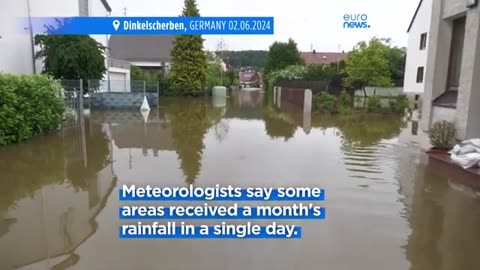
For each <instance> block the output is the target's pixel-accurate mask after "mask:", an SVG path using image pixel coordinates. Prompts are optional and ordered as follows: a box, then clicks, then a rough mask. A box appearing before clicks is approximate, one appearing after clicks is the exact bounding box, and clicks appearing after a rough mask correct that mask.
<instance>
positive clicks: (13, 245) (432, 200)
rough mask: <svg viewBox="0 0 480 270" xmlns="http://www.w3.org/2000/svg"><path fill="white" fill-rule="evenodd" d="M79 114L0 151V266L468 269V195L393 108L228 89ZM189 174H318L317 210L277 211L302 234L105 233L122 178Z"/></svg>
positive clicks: (302, 180) (162, 180)
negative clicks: (142, 108) (339, 105)
mask: <svg viewBox="0 0 480 270" xmlns="http://www.w3.org/2000/svg"><path fill="white" fill-rule="evenodd" d="M84 124H85V126H84V128H80V127H79V126H69V127H65V129H64V130H63V131H62V132H60V133H58V134H51V135H47V136H40V137H36V138H34V139H32V140H30V141H28V142H25V143H22V144H19V145H12V146H8V147H5V148H3V149H0V269H2V270H9V269H32V270H36V269H39V270H46V269H52V270H59V269H89V270H90V269H101V270H103V269H105V270H108V269H115V270H133V269H139V270H147V269H162V270H177V269H199V270H225V269H229V270H245V269H262V270H267V269H272V270H293V269H295V270H303V269H305V270H307V269H308V270H310V269H329V270H337V269H338V270H345V269H356V270H372V269H379V270H380V269H381V270H383V269H389V270H396V269H399V270H406V269H412V270H463V269H465V270H467V269H468V270H471V269H480V260H479V259H478V254H480V199H479V196H478V193H476V191H475V190H474V189H472V188H469V187H468V186H465V185H463V184H461V183H459V181H458V180H461V179H456V178H455V177H454V176H453V177H452V176H450V175H448V174H447V173H445V171H443V172H442V171H441V170H439V169H438V167H432V166H431V164H429V163H428V162H427V159H426V158H425V157H424V156H423V154H422V150H421V146H422V140H424V137H423V136H422V134H421V132H420V131H418V130H416V126H417V123H416V122H412V121H411V120H409V119H407V118H404V117H395V116H386V115H381V116H364V115H361V116H354V117H346V116H321V115H317V114H313V115H310V114H304V113H303V112H302V110H301V108H300V109H298V108H296V107H295V106H293V105H291V104H285V103H283V104H280V108H278V104H277V105H274V104H273V102H272V100H271V99H269V98H266V97H264V96H263V95H262V94H261V93H260V92H258V91H241V92H238V93H234V94H232V96H231V97H229V98H227V99H226V100H213V101H212V100H203V99H202V100H195V99H162V100H161V103H160V106H159V108H158V109H157V108H154V109H153V110H152V111H151V112H150V114H149V115H148V116H146V118H144V116H142V115H141V114H140V112H137V111H92V112H90V113H89V115H87V116H86V118H85V121H84ZM190 183H191V184H194V185H195V186H202V187H207V186H214V185H215V184H221V185H234V186H239V187H248V186H256V187H260V186H261V187H280V186H310V187H313V186H318V187H322V188H324V189H325V190H326V200H325V202H322V203H319V204H320V205H323V206H325V207H326V213H327V217H326V219H325V220H287V221H285V220H283V221H278V222H279V223H281V224H292V225H293V224H296V225H299V226H301V227H302V228H303V229H302V236H303V237H302V239H289V240H279V239H276V240H256V239H242V240H236V239H230V240H200V239H197V240H190V239H182V240H173V239H169V240H160V239H156V240H152V239H149V240H126V239H119V238H118V226H120V225H121V224H127V223H128V222H125V221H123V220H119V218H118V209H119V207H120V206H123V205H128V204H126V203H125V202H119V200H118V190H119V188H120V187H121V186H122V185H123V184H137V185H146V184H151V185H157V186H161V187H165V186H171V187H173V186H185V185H187V184H190ZM202 222H203V221H195V222H194V224H201V223H202ZM213 222H215V221H208V222H204V224H213ZM219 222H220V221H219ZM238 222H240V221H237V223H238ZM266 222H267V221H258V223H259V224H265V223H266ZM232 223H234V222H232Z"/></svg>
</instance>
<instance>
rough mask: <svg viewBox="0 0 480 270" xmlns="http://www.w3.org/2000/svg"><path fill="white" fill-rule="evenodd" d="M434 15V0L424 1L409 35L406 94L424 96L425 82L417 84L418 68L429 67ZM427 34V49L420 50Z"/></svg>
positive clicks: (404, 84)
mask: <svg viewBox="0 0 480 270" xmlns="http://www.w3.org/2000/svg"><path fill="white" fill-rule="evenodd" d="M431 15H432V0H424V1H423V2H422V5H421V6H420V9H419V10H418V13H417V15H416V17H415V21H414V22H413V25H412V27H411V28H410V31H409V33H408V45H407V60H406V64H405V78H404V82H403V87H404V90H403V91H404V92H406V93H414V94H423V92H424V91H425V74H424V81H423V82H422V83H417V68H418V67H425V68H426V66H427V53H428V45H429V44H430V33H429V32H430V20H431ZM423 33H427V48H425V49H424V50H420V37H421V34H423Z"/></svg>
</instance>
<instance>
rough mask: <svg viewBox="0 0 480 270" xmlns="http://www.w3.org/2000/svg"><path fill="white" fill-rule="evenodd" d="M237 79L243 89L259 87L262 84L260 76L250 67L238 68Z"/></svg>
mask: <svg viewBox="0 0 480 270" xmlns="http://www.w3.org/2000/svg"><path fill="white" fill-rule="evenodd" d="M238 77H239V80H240V84H241V85H243V87H260V85H261V84H262V74H261V73H260V72H257V71H256V70H255V69H253V68H252V67H242V68H240V72H239V75H238Z"/></svg>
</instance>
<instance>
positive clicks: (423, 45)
mask: <svg viewBox="0 0 480 270" xmlns="http://www.w3.org/2000/svg"><path fill="white" fill-rule="evenodd" d="M426 47H427V33H423V34H422V35H420V50H425V48H426Z"/></svg>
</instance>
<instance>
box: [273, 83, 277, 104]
mask: <svg viewBox="0 0 480 270" xmlns="http://www.w3.org/2000/svg"><path fill="white" fill-rule="evenodd" d="M275 104H277V87H276V86H274V87H273V105H275Z"/></svg>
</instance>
